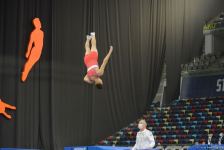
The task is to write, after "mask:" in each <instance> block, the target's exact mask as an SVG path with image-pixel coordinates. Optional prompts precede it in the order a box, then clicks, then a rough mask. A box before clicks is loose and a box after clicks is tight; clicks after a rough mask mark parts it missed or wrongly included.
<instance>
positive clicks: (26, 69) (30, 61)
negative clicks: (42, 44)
mask: <svg viewBox="0 0 224 150" xmlns="http://www.w3.org/2000/svg"><path fill="white" fill-rule="evenodd" d="M39 58H40V57H39V56H37V55H35V54H32V53H31V54H30V57H29V58H28V60H27V62H26V64H25V66H24V70H23V72H22V78H21V80H22V81H23V82H25V81H26V79H27V76H28V74H29V72H30V70H31V69H32V67H33V66H34V64H35V63H36V62H37V61H38V60H39Z"/></svg>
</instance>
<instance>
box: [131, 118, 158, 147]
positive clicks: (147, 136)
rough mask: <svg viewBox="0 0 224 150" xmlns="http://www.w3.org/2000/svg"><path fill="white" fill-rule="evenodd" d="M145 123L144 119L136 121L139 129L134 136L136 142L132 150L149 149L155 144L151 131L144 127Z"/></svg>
mask: <svg viewBox="0 0 224 150" xmlns="http://www.w3.org/2000/svg"><path fill="white" fill-rule="evenodd" d="M146 127H147V123H146V121H145V120H144V119H142V120H140V121H139V123H138V128H139V129H140V131H139V132H138V133H137V136H136V143H135V145H134V147H133V148H132V150H150V149H152V148H153V147H154V146H155V140H154V137H153V134H152V132H151V131H149V130H147V129H146Z"/></svg>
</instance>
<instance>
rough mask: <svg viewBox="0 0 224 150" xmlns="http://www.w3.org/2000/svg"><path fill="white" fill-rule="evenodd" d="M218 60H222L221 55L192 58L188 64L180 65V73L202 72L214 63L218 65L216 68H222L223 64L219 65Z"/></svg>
mask: <svg viewBox="0 0 224 150" xmlns="http://www.w3.org/2000/svg"><path fill="white" fill-rule="evenodd" d="M219 59H223V54H222V53H217V54H207V55H201V56H200V57H196V58H194V59H193V60H192V61H191V62H190V63H188V64H182V65H181V69H182V71H195V70H197V71H198V70H204V69H208V68H209V67H210V66H212V65H214V64H216V63H218V64H217V67H222V66H223V63H221V64H219ZM212 67H214V66H212Z"/></svg>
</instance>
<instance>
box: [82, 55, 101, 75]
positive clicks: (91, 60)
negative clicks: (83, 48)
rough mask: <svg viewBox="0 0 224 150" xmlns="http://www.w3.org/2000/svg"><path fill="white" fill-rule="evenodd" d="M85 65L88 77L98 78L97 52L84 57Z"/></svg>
mask: <svg viewBox="0 0 224 150" xmlns="http://www.w3.org/2000/svg"><path fill="white" fill-rule="evenodd" d="M84 63H85V65H86V67H87V76H88V77H92V76H97V72H96V68H98V67H99V65H98V53H97V51H91V52H90V53H89V54H86V55H85V57H84Z"/></svg>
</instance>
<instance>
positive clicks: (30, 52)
mask: <svg viewBox="0 0 224 150" xmlns="http://www.w3.org/2000/svg"><path fill="white" fill-rule="evenodd" d="M33 25H34V27H35V29H34V30H33V31H32V32H31V34H30V41H29V44H28V48H27V51H26V58H27V61H26V63H25V66H24V69H23V72H22V77H21V80H22V82H25V81H26V79H27V76H28V74H29V72H30V70H31V69H32V67H33V66H34V64H35V63H36V62H37V61H38V60H39V59H40V56H41V53H42V49H43V39H44V32H43V31H42V30H41V22H40V19H39V18H34V19H33Z"/></svg>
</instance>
